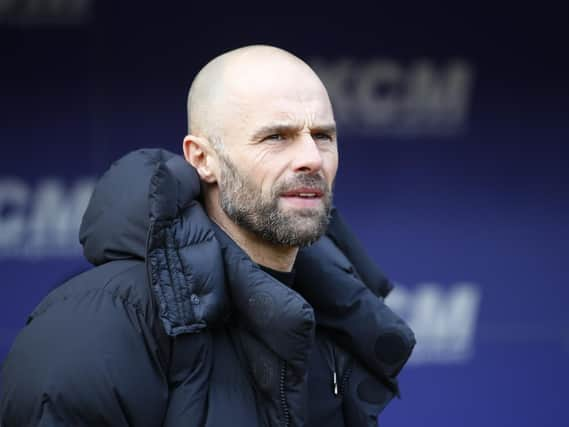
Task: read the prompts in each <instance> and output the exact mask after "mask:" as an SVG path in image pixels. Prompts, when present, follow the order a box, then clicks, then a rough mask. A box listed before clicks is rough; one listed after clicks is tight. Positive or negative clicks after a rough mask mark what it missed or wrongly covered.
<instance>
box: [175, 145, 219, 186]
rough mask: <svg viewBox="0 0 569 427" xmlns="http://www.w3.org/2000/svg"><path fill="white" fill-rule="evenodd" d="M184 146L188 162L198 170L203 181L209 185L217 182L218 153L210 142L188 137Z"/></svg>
mask: <svg viewBox="0 0 569 427" xmlns="http://www.w3.org/2000/svg"><path fill="white" fill-rule="evenodd" d="M182 145H183V149H184V157H185V159H186V161H187V162H188V163H189V164H191V165H192V166H193V167H194V168H195V169H196V171H197V172H198V175H199V176H200V178H201V180H202V181H205V182H207V183H209V184H213V183H215V182H217V176H218V171H219V168H218V160H217V153H215V151H214V150H213V149H212V147H211V144H210V143H209V141H208V140H207V139H206V138H203V137H201V136H195V135H187V136H186V137H185V138H184V142H183V144H182Z"/></svg>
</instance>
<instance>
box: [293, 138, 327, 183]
mask: <svg viewBox="0 0 569 427" xmlns="http://www.w3.org/2000/svg"><path fill="white" fill-rule="evenodd" d="M295 145H296V147H295V148H296V152H295V156H294V160H293V165H292V167H293V170H294V171H295V172H304V173H310V174H313V173H316V172H319V171H320V169H322V153H321V152H320V149H319V148H318V144H317V143H316V141H314V139H313V138H312V135H302V136H301V137H300V138H299V141H298V143H297V144H295Z"/></svg>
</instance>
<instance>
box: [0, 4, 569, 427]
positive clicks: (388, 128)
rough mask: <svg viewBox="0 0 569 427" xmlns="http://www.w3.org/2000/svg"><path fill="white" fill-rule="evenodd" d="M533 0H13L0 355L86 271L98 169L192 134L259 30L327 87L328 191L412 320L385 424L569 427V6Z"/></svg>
mask: <svg viewBox="0 0 569 427" xmlns="http://www.w3.org/2000/svg"><path fill="white" fill-rule="evenodd" d="M119 3H120V4H119ZM534 7H535V8H536V9H539V10H537V11H536V10H534V9H531V10H524V9H523V8H521V7H518V8H516V9H515V10H503V11H499V10H496V9H493V10H491V11H488V10H482V8H476V9H475V8H473V9H472V10H468V11H467V10H465V11H463V12H462V13H461V14H453V13H451V12H449V11H448V10H436V9H429V10H426V11H425V10H421V11H418V10H417V11H414V10H412V9H410V10H408V11H405V12H404V13H399V14H394V13H393V14H392V13H391V12H390V11H385V10H378V11H375V12H373V13H369V14H365V16H359V17H348V16H344V17H322V16H303V17H298V16H284V15H283V16H278V17H275V16H272V17H271V16H217V15H215V16H213V15H211V14H209V15H207V14H206V15H202V14H201V13H199V12H198V11H197V10H194V9H193V8H192V6H190V5H187V6H183V5H177V6H173V5H169V4H168V5H166V4H159V3H152V4H150V3H149V4H148V5H146V4H144V5H143V4H141V3H138V2H132V1H125V2H94V1H88V0H66V1H63V0H58V1H56V0H27V1H16V0H12V1H6V0H4V1H0V48H1V49H2V50H1V51H2V59H1V60H0V61H1V67H0V100H1V102H0V147H1V148H2V155H1V157H0V361H1V360H2V359H3V358H4V357H5V356H6V354H7V353H8V351H9V348H10V345H11V343H12V341H13V339H14V337H15V336H16V335H17V333H18V331H19V330H20V329H21V328H22V327H23V325H24V324H25V321H26V316H27V314H28V313H29V312H30V311H31V310H32V309H33V308H34V306H35V305H36V304H37V303H38V302H39V301H40V300H41V298H42V297H43V296H45V295H46V294H47V293H48V292H49V291H50V289H52V288H53V287H55V286H57V284H59V283H60V282H61V281H62V280H64V279H66V278H67V277H70V276H72V275H74V274H76V273H78V272H80V271H83V270H85V269H87V268H89V265H88V264H87V262H86V261H85V260H83V259H82V255H81V247H80V245H79V243H78V236H77V234H78V233H77V231H78V227H79V224H80V221H81V215H82V212H83V210H84V209H85V206H86V203H87V202H88V199H89V196H90V193H91V191H92V188H93V185H94V183H95V182H96V179H97V177H98V176H100V175H101V174H102V173H103V172H104V171H105V170H106V168H108V166H109V165H110V164H111V162H112V161H114V160H115V159H116V158H118V157H120V156H122V155H123V154H125V153H127V152H128V151H130V150H133V149H136V148H140V147H158V146H160V147H164V148H167V149H169V150H172V151H175V152H181V142H182V139H183V137H184V135H185V128H186V121H185V97H186V94H187V90H188V87H189V84H190V82H191V79H192V78H193V76H194V75H195V73H196V72H197V71H198V70H199V68H200V67H201V66H203V65H204V64H205V63H206V62H207V61H208V60H210V59H212V58H213V57H214V56H216V55H218V54H220V53H222V52H224V51H227V50H230V49H233V48H236V47H239V46H242V45H247V44H256V43H266V44H273V45H276V46H279V47H282V48H285V49H287V50H290V51H292V52H293V53H295V54H297V55H299V56H300V57H301V58H303V59H305V60H306V61H307V62H308V63H309V64H311V65H312V66H313V67H314V69H315V70H316V71H317V73H318V74H319V75H320V76H321V77H322V79H323V81H324V82H325V84H326V86H327V87H328V90H329V92H330V95H331V98H332V101H333V104H334V108H335V112H336V119H337V121H338V124H339V142H340V170H339V174H338V178H337V182H336V191H335V200H336V205H337V206H338V207H339V209H340V210H341V211H342V212H343V214H344V216H345V217H346V219H347V220H348V221H349V223H350V224H351V225H352V227H353V228H354V230H355V232H356V234H357V235H358V236H359V237H360V239H361V240H362V242H363V244H364V245H365V246H366V247H367V248H368V250H369V251H370V254H371V255H372V257H373V258H374V259H375V260H376V261H377V262H378V264H379V265H380V266H381V268H382V269H383V270H384V271H385V272H386V274H387V275H388V276H389V277H390V278H391V279H392V280H394V281H395V282H396V284H397V287H396V290H395V291H394V292H393V293H392V295H390V296H389V297H388V299H387V303H388V304H389V305H390V306H391V307H393V308H394V309H395V310H396V311H397V312H399V313H400V314H401V315H402V316H404V317H405V318H406V319H407V320H408V321H409V322H410V323H411V325H412V327H413V328H414V330H415V331H416V333H417V339H418V344H417V347H416V350H415V353H414V354H413V356H412V359H411V361H410V364H409V366H408V367H407V368H406V369H405V370H404V371H403V373H402V374H401V389H402V400H400V401H399V400H396V401H394V402H393V403H392V404H391V405H390V406H389V407H388V408H387V409H386V411H385V412H384V414H383V417H382V419H381V420H380V421H381V424H382V425H384V426H392V427H395V426H435V425H436V426H440V427H456V426H463V427H470V426H472V427H474V426H477V427H478V426H480V425H491V426H509V425H516V426H555V427H557V426H562V425H568V423H569V417H568V416H567V412H566V410H565V405H566V402H565V401H566V399H567V392H566V389H567V383H568V382H569V363H567V362H568V361H569V311H568V309H567V303H568V301H569V287H568V286H567V283H568V281H569V270H568V268H567V264H568V258H567V254H568V253H569V244H568V241H569V221H568V212H569V200H568V198H567V188H568V184H569V171H568V169H569V168H568V167H567V165H568V164H569V148H568V144H569V84H568V83H569V82H568V81H567V76H568V75H569V60H568V56H567V46H566V40H568V37H567V36H569V34H568V28H569V26H568V24H569V22H568V21H569V18H568V17H569V7H568V6H567V5H564V6H559V7H556V8H553V7H551V8H550V9H547V8H546V7H545V6H538V5H534ZM70 320H71V321H72V319H70Z"/></svg>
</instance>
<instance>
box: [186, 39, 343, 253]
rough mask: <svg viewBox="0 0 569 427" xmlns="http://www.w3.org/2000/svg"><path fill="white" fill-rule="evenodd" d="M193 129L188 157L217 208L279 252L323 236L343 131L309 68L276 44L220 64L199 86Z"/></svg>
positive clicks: (191, 112) (191, 107)
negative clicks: (338, 140)
mask: <svg viewBox="0 0 569 427" xmlns="http://www.w3.org/2000/svg"><path fill="white" fill-rule="evenodd" d="M188 124H189V129H188V136H187V137H186V138H185V139H184V155H185V157H186V159H187V160H188V161H189V162H190V163H191V164H192V165H193V166H194V167H195V168H196V169H197V171H198V173H199V175H200V178H201V179H202V181H203V182H204V184H205V185H204V192H205V195H204V197H205V199H206V205H207V206H208V207H209V208H210V209H212V210H214V211H215V210H217V211H218V212H222V213H223V215H225V216H226V217H227V218H229V220H231V221H232V222H233V223H234V224H236V225H237V226H239V227H241V228H242V229H244V230H245V231H247V232H249V233H252V234H253V235H256V236H257V237H260V238H261V239H263V240H265V241H268V242H270V243H272V244H275V245H280V246H289V247H297V246H304V245H307V244H309V243H311V242H313V241H314V240H316V239H317V238H318V237H320V235H322V234H323V233H324V231H325V230H326V227H327V224H328V214H329V210H330V206H331V203H332V184H333V181H334V177H335V175H336V170H337V166H338V151H337V144H336V128H335V122H334V115H333V112H332V106H331V104H330V100H329V98H328V94H327V92H326V89H325V88H324V86H323V84H322V82H321V81H320V79H319V78H318V76H317V75H316V74H315V73H314V71H312V69H311V68H310V67H309V66H308V65H307V64H305V63H304V62H303V61H301V60H300V59H299V58H297V57H295V56H293V55H292V54H290V53H288V52H286V51H283V50H281V49H277V48H274V47H270V46H249V47H245V48H241V49H237V50H234V51H231V52H228V53H226V54H224V55H221V56H219V57H217V58H215V59H214V60H212V61H211V62H210V63H208V64H207V65H206V66H205V67H204V68H203V69H202V70H201V71H200V72H199V73H198V75H197V77H196V78H195V79H194V81H193V83H192V86H191V88H190V93H189V96H188ZM218 208H219V209H218ZM216 219H218V220H219V218H216Z"/></svg>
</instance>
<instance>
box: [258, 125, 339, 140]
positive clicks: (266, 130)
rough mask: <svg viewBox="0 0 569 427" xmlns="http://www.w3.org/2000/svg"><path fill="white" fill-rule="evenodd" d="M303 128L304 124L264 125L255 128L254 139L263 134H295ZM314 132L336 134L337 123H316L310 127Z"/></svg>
mask: <svg viewBox="0 0 569 427" xmlns="http://www.w3.org/2000/svg"><path fill="white" fill-rule="evenodd" d="M300 129H302V126H297V125H292V124H273V125H267V126H262V127H260V128H259V129H257V130H255V131H254V132H253V135H252V139H258V138H261V137H263V136H267V135H272V134H275V133H282V134H288V135H290V134H294V133H296V132H298V131H299V130H300ZM310 131H311V132H312V133H330V134H336V124H335V123H325V124H321V125H316V126H314V127H312V128H311V129H310Z"/></svg>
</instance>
